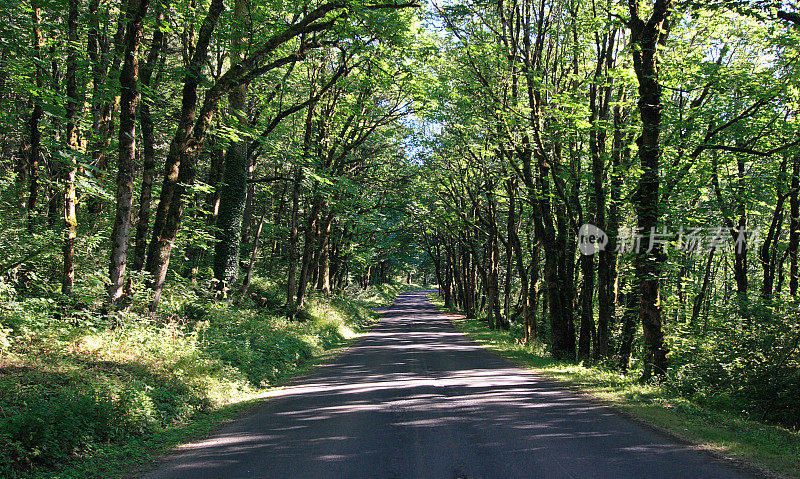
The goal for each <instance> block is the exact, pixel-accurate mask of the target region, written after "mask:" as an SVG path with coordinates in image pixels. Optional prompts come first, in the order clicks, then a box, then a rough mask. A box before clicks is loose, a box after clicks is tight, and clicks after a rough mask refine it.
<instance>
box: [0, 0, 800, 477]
mask: <svg viewBox="0 0 800 479" xmlns="http://www.w3.org/2000/svg"><path fill="white" fill-rule="evenodd" d="M0 18H1V19H2V20H1V21H0V252H2V257H0V475H8V476H9V477H28V475H31V474H33V475H36V474H38V473H39V472H41V471H48V470H59V468H63V467H65V466H64V464H65V462H66V463H69V464H73V466H74V464H78V465H77V466H74V467H77V468H78V469H76V470H77V471H82V472H73V474H76V475H77V476H82V475H91V474H96V475H97V476H98V477H107V475H108V474H111V472H109V471H108V470H105V471H101V472H97V471H96V470H94V469H91V471H94V472H91V473H90V472H87V471H90V469H80V468H81V467H83V468H91V467H99V466H97V465H91V466H89V465H86V464H89V462H90V459H91V458H92V457H94V456H96V455H98V451H100V452H102V451H105V450H107V448H108V447H110V446H109V445H114V444H123V443H125V441H128V442H130V441H135V440H139V439H141V438H142V437H145V438H146V437H149V436H147V435H148V434H153V431H155V430H163V429H165V428H170V427H172V426H174V425H176V424H181V423H185V422H186V421H189V420H194V419H193V418H196V417H198V414H199V413H201V412H202V413H204V414H205V413H209V414H210V412H209V411H214V410H217V409H218V408H219V407H220V406H222V405H226V404H230V403H235V402H237V401H241V400H244V399H248V398H252V397H254V395H256V394H258V392H259V391H261V390H263V389H265V388H269V387H272V386H275V385H277V384H280V382H281V381H282V380H283V379H284V378H286V377H289V376H291V375H292V374H296V373H297V372H298V371H302V370H303V368H304V367H305V366H304V365H305V364H306V363H309V362H313V360H314V358H317V357H321V356H324V355H325V354H327V353H326V351H329V350H336V348H340V347H342V346H344V345H346V344H347V343H348V342H349V341H350V340H351V339H352V338H353V337H355V336H356V335H357V334H359V333H361V332H363V331H366V330H367V329H368V328H369V326H370V325H371V324H373V323H374V322H375V321H376V317H375V314H374V313H373V312H372V308H375V307H377V306H380V305H386V304H389V303H391V302H392V301H393V299H394V296H395V295H396V294H397V293H398V292H400V291H402V290H409V289H413V288H424V289H431V288H435V289H437V291H438V297H439V298H440V299H441V303H442V304H441V307H442V308H443V309H445V310H449V311H454V312H455V311H458V312H460V313H462V314H463V315H464V316H465V317H467V318H477V319H478V320H480V321H481V322H482V323H483V324H484V325H485V327H486V328H487V329H488V330H490V331H492V334H495V333H496V334H504V335H508V337H509V338H513V339H514V341H516V342H517V343H519V344H521V345H522V347H523V348H525V349H526V351H529V352H530V353H531V354H537V355H541V356H543V357H549V358H552V359H553V360H557V361H560V362H563V363H568V364H577V365H580V366H581V367H586V368H595V370H600V371H607V372H610V373H613V374H615V375H618V376H619V377H624V378H629V379H630V380H631V381H633V382H635V383H637V384H652V385H658V387H659V388H661V389H659V391H668V392H669V394H670V395H671V396H670V397H679V398H682V399H684V400H686V401H689V402H691V403H692V404H697V405H699V407H703V408H710V409H711V410H715V411H723V412H725V414H733V415H735V416H736V417H742V418H746V419H747V420H754V421H758V422H761V423H765V424H769V425H774V426H777V427H780V428H783V429H785V430H789V431H793V432H792V434H794V435H795V439H794V441H797V438H796V433H797V428H798V427H800V395H798V391H800V309H799V308H798V305H799V304H800V296H798V293H799V292H798V280H799V278H800V272H798V246H800V136H798V135H799V133H798V131H800V129H799V128H798V127H800V118H799V117H798V116H797V111H798V108H800V65H798V62H800V5H797V4H795V2H793V1H778V0H713V1H705V2H695V1H692V0H685V1H684V0H627V1H621V0H591V1H579V0H496V1H486V0H451V1H443V2H428V3H424V2H417V1H414V0H412V1H408V2H406V1H404V0H394V1H388V2H385V3H382V1H377V2H375V1H369V0H333V1H326V0H320V1H316V0H314V1H302V2H288V3H287V2H273V1H259V0H227V1H226V0H120V1H116V0H9V1H7V2H4V3H3V4H2V5H0ZM137 438H138V439H137ZM797 444H798V443H797V442H795V446H793V447H794V448H795V450H796V451H798V455H800V449H798V446H797ZM164 447H166V446H164ZM104 448H106V449H104ZM81 461H83V462H81ZM110 464H112V466H113V465H114V464H118V463H114V462H113V461H112V462H111V463H110ZM73 466H70V467H73ZM112 466H109V467H112ZM113 467H116V466H113ZM793 467H795V469H794V470H793V471H794V473H795V474H800V466H798V465H796V464H795V465H794V466H793ZM116 473H118V471H117V472H116Z"/></svg>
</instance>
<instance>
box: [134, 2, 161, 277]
mask: <svg viewBox="0 0 800 479" xmlns="http://www.w3.org/2000/svg"><path fill="white" fill-rule="evenodd" d="M163 22H164V9H163V8H162V7H159V8H158V16H157V19H156V24H157V25H161V24H162V23H163ZM165 43H166V41H165V38H164V33H163V31H162V29H161V28H156V29H155V30H154V31H153V40H152V43H151V44H150V51H149V52H148V54H147V61H146V63H145V65H144V68H142V73H141V84H142V85H143V86H144V87H145V88H148V89H152V88H153V87H154V85H155V84H154V82H153V81H152V77H153V71H154V70H155V68H156V62H158V58H159V56H160V55H161V51H162V49H163V48H164V45H165ZM139 124H140V125H141V129H142V144H143V146H144V148H143V159H142V167H143V169H142V189H141V190H140V192H139V218H138V220H137V224H136V244H135V247H134V251H133V270H134V271H141V270H142V268H143V267H144V262H145V255H146V252H147V231H148V229H149V227H150V206H151V203H152V199H153V180H154V179H155V168H156V151H155V123H154V122H153V117H152V115H151V113H150V100H148V99H147V98H144V99H143V100H142V101H141V102H140V104H139Z"/></svg>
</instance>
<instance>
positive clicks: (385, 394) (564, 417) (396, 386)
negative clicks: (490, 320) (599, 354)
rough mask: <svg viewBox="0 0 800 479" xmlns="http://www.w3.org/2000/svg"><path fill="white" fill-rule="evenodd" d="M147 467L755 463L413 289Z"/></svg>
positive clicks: (534, 472) (384, 470) (647, 474)
mask: <svg viewBox="0 0 800 479" xmlns="http://www.w3.org/2000/svg"><path fill="white" fill-rule="evenodd" d="M144 477H145V478H148V479H156V478H226V479H227V478H239V477H242V478H244V477H248V478H249V477H257V478H342V479H354V478H387V479H388V478H534V477H542V478H562V477H564V478H586V477H609V478H623V477H635V478H651V477H653V478H655V477H664V478H693V477H697V478H736V477H752V476H750V475H748V474H747V473H744V472H741V471H737V470H735V469H732V468H730V467H729V466H728V465H726V464H722V463H720V462H717V461H716V460H714V459H712V458H711V457H710V456H708V455H707V454H704V453H702V452H699V451H697V450H695V448H694V447H692V446H687V445H684V444H679V443H676V442H675V441H673V440H671V439H669V438H667V437H665V436H662V435H660V434H658V433H656V432H653V431H651V430H649V429H647V428H645V427H642V426H640V425H638V424H636V423H634V422H631V421H629V420H627V419H625V418H623V417H621V416H619V415H618V414H616V413H615V412H613V411H612V410H611V409H609V408H607V407H605V406H601V405H598V404H597V403H594V402H592V401H591V400H588V399H587V398H585V397H582V396H579V395H576V394H574V393H571V392H569V391H567V390H564V389H563V388H560V387H559V386H558V385H557V384H555V383H553V382H550V381H547V380H545V379H542V378H540V377H538V376H536V375H535V374H533V373H531V372H529V371H525V370H523V369H520V368H517V367H514V366H512V365H511V364H510V363H508V362H506V361H505V360H503V359H501V358H498V357H497V356H495V355H493V354H491V353H489V352H487V351H485V350H483V349H482V348H481V347H480V346H477V345H476V344H475V343H473V342H472V341H470V340H469V339H468V338H467V337H465V336H464V335H462V334H461V333H459V332H457V331H456V329H455V328H454V327H453V326H452V324H451V323H450V322H449V321H448V320H447V319H446V318H445V317H444V316H442V315H441V314H439V313H438V311H437V310H436V308H435V307H434V306H433V305H432V304H431V303H430V302H429V301H428V300H427V299H426V297H425V293H423V292H414V293H406V294H403V295H401V296H399V297H398V299H397V301H396V302H395V304H394V305H393V306H392V307H390V308H387V310H386V312H385V314H384V318H383V319H382V320H381V322H380V323H379V324H377V325H376V326H375V327H374V328H373V330H372V331H371V332H370V333H368V334H367V335H365V336H364V337H363V338H361V339H360V340H358V341H357V342H356V343H355V344H354V345H353V346H352V347H351V348H350V349H349V350H348V351H346V352H345V353H344V354H342V355H341V356H339V357H338V358H336V359H335V360H333V361H332V362H330V363H328V364H326V365H324V366H321V367H320V368H318V369H317V370H316V371H315V372H314V373H313V374H312V375H309V376H307V377H305V378H302V379H301V380H299V381H297V382H296V383H295V384H294V385H293V386H291V387H287V388H284V389H282V390H279V391H277V392H276V393H275V394H274V395H273V397H270V398H269V399H267V400H265V401H264V403H263V404H261V405H259V406H258V407H256V408H255V409H254V410H253V411H252V412H251V413H250V414H249V415H247V416H245V417H243V418H241V419H239V420H237V421H234V422H232V423H230V424H229V425H227V426H226V427H224V428H223V429H222V430H220V431H219V432H217V433H216V434H215V435H214V436H212V437H210V438H208V439H205V440H202V441H199V442H197V443H194V444H188V445H185V446H182V447H181V448H179V449H178V450H176V451H175V452H174V453H173V454H172V455H170V456H168V457H166V458H164V460H163V461H162V462H161V463H160V464H159V466H158V467H157V468H156V469H154V470H153V471H151V472H149V473H148V474H146V475H145V476H144Z"/></svg>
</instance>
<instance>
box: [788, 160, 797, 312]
mask: <svg viewBox="0 0 800 479" xmlns="http://www.w3.org/2000/svg"><path fill="white" fill-rule="evenodd" d="M789 215H790V220H789V245H788V247H787V248H788V252H789V294H791V295H792V296H794V297H796V296H797V282H798V271H797V246H798V244H800V155H795V157H794V161H793V162H792V179H791V192H790V196H789Z"/></svg>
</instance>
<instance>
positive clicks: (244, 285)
mask: <svg viewBox="0 0 800 479" xmlns="http://www.w3.org/2000/svg"><path fill="white" fill-rule="evenodd" d="M266 216H267V209H266V208H264V211H263V212H262V213H261V219H259V220H258V228H257V229H256V234H255V237H254V238H253V249H252V250H251V251H250V263H248V265H247V271H246V272H245V275H244V279H243V280H242V289H241V291H240V299H241V298H244V297H245V296H246V295H247V288H249V287H250V280H251V279H252V277H253V268H254V267H255V265H256V258H258V239H259V238H260V237H261V230H262V229H263V228H264V218H265V217H266Z"/></svg>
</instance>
